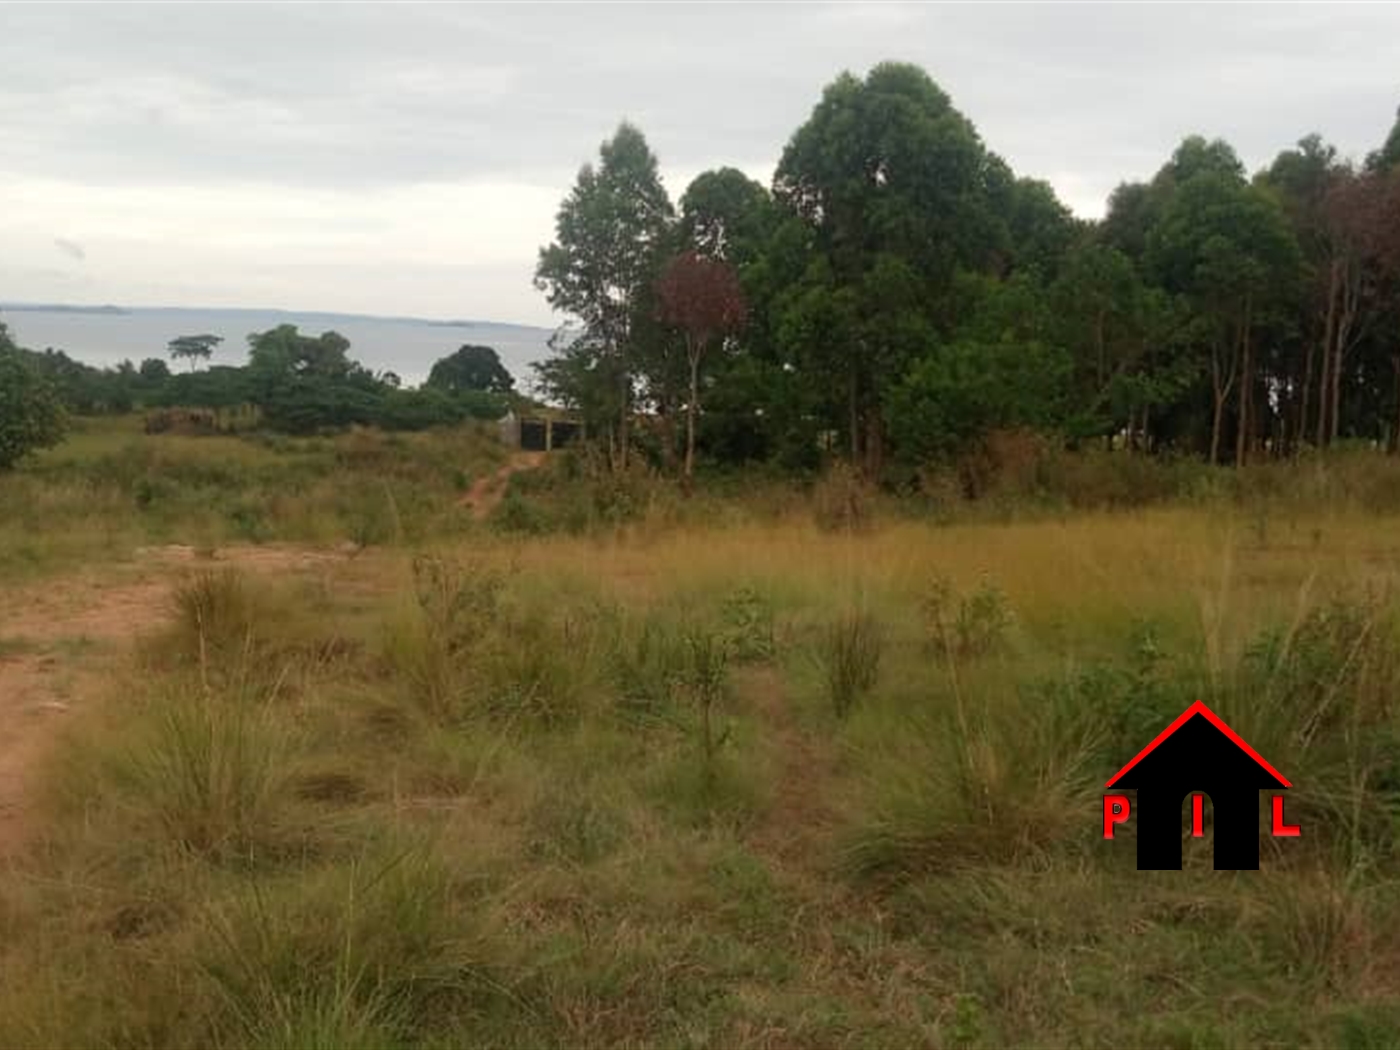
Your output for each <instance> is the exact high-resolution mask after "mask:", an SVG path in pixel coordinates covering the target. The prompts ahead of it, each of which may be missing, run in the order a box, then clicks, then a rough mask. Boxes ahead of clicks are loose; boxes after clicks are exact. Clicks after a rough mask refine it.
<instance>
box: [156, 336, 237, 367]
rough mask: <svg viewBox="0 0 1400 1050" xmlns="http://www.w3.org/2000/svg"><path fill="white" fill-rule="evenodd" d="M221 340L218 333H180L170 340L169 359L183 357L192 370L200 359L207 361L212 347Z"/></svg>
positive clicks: (168, 346) (222, 339) (212, 349)
mask: <svg viewBox="0 0 1400 1050" xmlns="http://www.w3.org/2000/svg"><path fill="white" fill-rule="evenodd" d="M223 341H224V338H223V336H220V335H181V336H176V337H175V338H174V339H172V340H170V342H169V344H168V345H167V350H168V352H169V354H170V357H171V360H176V359H179V358H184V359H185V360H186V361H188V362H189V363H190V371H191V372H193V371H194V369H195V366H196V365H197V364H198V363H199V362H200V361H208V360H209V358H210V357H211V356H213V353H214V348H215V347H217V346H218V345H219V344H220V343H222V342H223Z"/></svg>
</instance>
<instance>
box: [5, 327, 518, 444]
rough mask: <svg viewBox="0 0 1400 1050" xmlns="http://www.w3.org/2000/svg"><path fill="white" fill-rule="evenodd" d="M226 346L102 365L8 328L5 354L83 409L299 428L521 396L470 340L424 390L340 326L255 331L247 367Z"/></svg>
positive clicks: (210, 342) (446, 420) (489, 411)
mask: <svg viewBox="0 0 1400 1050" xmlns="http://www.w3.org/2000/svg"><path fill="white" fill-rule="evenodd" d="M221 342H222V339H221V338H219V337H218V336H213V335H189V336H180V337H178V338H175V339H172V340H171V341H170V343H169V346H168V347H167V352H168V354H169V356H170V357H171V358H172V360H175V361H177V362H178V361H182V360H183V361H186V362H188V365H189V368H188V370H186V371H179V370H172V368H171V367H170V366H169V365H167V364H166V362H165V360H164V359H162V358H159V357H152V358H147V359H146V360H144V361H142V362H141V363H140V364H139V365H135V364H133V363H132V362H130V361H123V362H122V363H121V364H119V365H117V366H116V367H115V368H94V367H92V366H91V365H86V364H83V363H81V362H79V361H75V360H73V359H72V358H71V357H69V356H68V355H67V354H65V353H63V352H62V351H60V350H53V349H49V350H46V351H43V352H42V353H40V352H36V351H30V350H23V349H21V348H19V347H16V346H15V345H14V344H13V342H12V341H11V340H10V338H9V336H8V333H6V332H5V331H4V329H3V326H0V352H4V353H7V354H8V355H10V359H11V361H12V362H13V364H14V369H12V373H13V376H14V377H15V379H14V383H13V385H14V386H15V387H16V389H18V383H19V378H18V377H19V376H20V375H21V371H20V370H25V371H27V372H28V373H29V379H28V382H29V384H30V386H32V387H33V389H35V390H43V391H45V392H46V396H49V397H51V398H52V399H53V400H55V401H56V402H57V403H58V404H60V405H61V406H62V407H63V408H64V409H66V410H67V411H68V412H70V413H74V414H79V415H91V414H103V413H126V412H131V411H134V410H138V409H158V408H172V407H180V408H200V409H208V410H210V411H211V412H213V413H219V414H221V415H222V416H223V417H224V418H233V417H234V416H236V417H237V418H239V419H254V420H256V421H257V425H259V426H261V427H266V428H269V429H272V430H279V431H283V432H287V433H297V434H304V433H311V432H314V431H318V430H324V429H333V428H338V427H345V426H350V425H352V424H358V425H363V426H378V427H382V428H384V429H387V430H421V429H424V428H427V427H430V426H437V425H443V424H452V423H459V422H462V421H463V420H466V419H497V418H499V417H500V416H501V415H503V414H504V413H505V411H506V410H507V408H508V407H509V406H510V404H511V402H512V400H513V398H514V380H513V379H512V377H511V375H510V373H509V372H508V371H506V369H505V368H504V366H503V365H502V364H501V361H500V358H499V357H498V355H497V354H496V351H495V350H493V349H492V348H490V347H484V346H463V347H461V348H460V349H459V350H457V351H456V352H455V353H453V354H451V355H449V356H447V357H445V358H443V359H442V360H440V361H438V362H437V364H436V365H434V367H433V370H432V372H431V374H430V375H429V378H428V380H427V382H426V383H425V384H424V385H423V386H422V387H420V388H417V389H405V388H404V386H403V383H402V382H401V380H400V378H399V377H398V376H397V375H396V374H394V373H393V372H374V371H372V370H370V369H368V368H366V367H365V366H364V365H362V364H360V363H359V362H358V361H355V360H354V359H353V358H352V357H351V356H350V342H349V340H347V339H346V338H345V337H344V336H342V335H340V334H339V333H337V332H322V333H321V334H320V335H316V336H313V335H308V334H304V333H302V332H300V331H299V330H298V329H297V327H296V326H295V325H281V326H279V327H277V328H273V329H270V330H268V331H266V332H255V333H253V334H252V335H250V336H248V359H247V362H246V364H243V365H238V366H230V365H209V364H207V362H209V360H210V359H211V358H212V356H213V355H214V353H215V352H216V350H217V348H218V346H219V344H220V343H221ZM200 362H205V363H206V365H205V367H199V364H200ZM19 410H20V409H19V408H17V409H16V411H19ZM48 429H49V430H50V431H51V430H52V426H49V428H48Z"/></svg>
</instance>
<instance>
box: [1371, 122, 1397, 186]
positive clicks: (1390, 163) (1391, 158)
mask: <svg viewBox="0 0 1400 1050" xmlns="http://www.w3.org/2000/svg"><path fill="white" fill-rule="evenodd" d="M1397 165H1400V109H1397V110H1396V111H1395V123H1394V124H1392V125H1391V126H1390V134H1389V135H1387V136H1386V137H1385V145H1383V146H1381V148H1380V149H1378V150H1376V151H1375V152H1374V153H1372V154H1371V155H1370V156H1369V157H1367V158H1366V168H1367V170H1368V171H1372V172H1376V173H1380V174H1384V173H1385V172H1387V171H1389V170H1391V169H1392V168H1394V167H1396V166H1397Z"/></svg>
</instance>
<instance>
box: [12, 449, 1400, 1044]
mask: <svg viewBox="0 0 1400 1050" xmlns="http://www.w3.org/2000/svg"><path fill="white" fill-rule="evenodd" d="M124 425H125V424H124ZM504 459H505V457H504V453H503V452H502V450H500V449H498V448H495V447H494V446H492V445H491V443H490V442H489V441H488V440H487V439H486V438H485V437H484V436H482V435H473V434H470V433H454V432H443V433H432V434H426V435H421V436H416V437H413V438H401V439H386V438H384V437H382V436H380V435H376V434H370V433H361V434H352V435H347V436H345V437H342V438H336V439H307V440H305V441H298V442H291V441H284V442H281V443H278V444H269V443H266V442H262V443H259V442H255V441H251V440H236V439H222V438H206V439H189V438H173V437H172V438H160V439H147V438H144V437H142V436H140V435H138V434H135V433H134V432H121V433H114V432H112V431H111V430H110V429H99V430H94V431H92V432H89V433H88V434H86V435H83V434H80V435H79V436H78V437H76V438H75V439H73V440H72V441H70V442H69V443H68V444H67V445H65V446H62V447H60V448H58V449H55V450H53V451H52V452H50V453H47V454H46V455H45V456H44V457H43V458H41V459H40V461H39V462H38V463H37V464H36V465H35V466H33V467H31V468H27V469H26V470H25V471H23V472H21V473H19V474H17V475H14V476H12V477H8V478H4V479H0V494H3V503H0V573H3V579H4V580H5V586H4V589H3V592H0V718H3V719H4V720H5V723H6V724H5V726H4V733H3V735H0V739H2V740H3V741H4V742H3V744H0V858H3V859H0V1045H4V1046H59V1045H62V1046H209V1045H213V1046H227V1047H243V1046H254V1047H290V1046H295V1047H331V1046H334V1047H383V1046H390V1047H393V1046H402V1047H418V1046H426V1047H433V1046H440V1047H446V1046H459V1045H482V1046H505V1047H522V1048H524V1047H535V1046H541V1045H553V1046H577V1045H590V1046H596V1045H631V1046H666V1047H672V1046H687V1047H703V1046H713V1047H730V1046H738V1047H798V1046H802V1047H806V1046H810V1047H828V1046H870V1047H875V1046H889V1045H929V1046H949V1047H953V1046H959V1047H972V1046H999V1045H1008V1044H1030V1045H1093V1046H1124V1045H1128V1046H1142V1045H1152V1046H1168V1047H1213V1046H1238V1045H1255V1046H1259V1045H1277V1046H1291V1045H1315V1046H1336V1045H1344V1046H1348V1047H1377V1046H1386V1045H1394V1043H1395V1042H1396V1041H1397V1040H1400V910H1397V908H1396V904H1397V903H1398V901H1397V897H1400V894H1397V889H1400V887H1397V884H1396V882H1395V877H1396V867H1395V841H1394V836H1395V831H1396V828H1397V823H1396V821H1397V817H1400V734H1397V728H1400V725H1397V712H1396V697H1397V695H1400V694H1397V687H1398V686H1400V626H1398V624H1397V620H1396V614H1397V612H1400V602H1397V598H1396V582H1397V578H1398V577H1400V504H1396V505H1395V506H1393V507H1391V506H1390V505H1389V504H1388V502H1387V501H1388V499H1389V496H1388V493H1389V492H1390V491H1391V490H1390V489H1389V488H1387V487H1386V485H1389V482H1388V481H1386V475H1384V474H1383V473H1382V472H1383V471H1384V470H1386V469H1388V468H1386V467H1384V465H1382V464H1379V463H1376V464H1375V468H1374V471H1372V474H1373V475H1374V478H1371V475H1367V476H1366V477H1367V478H1371V479H1370V480H1365V481H1364V483H1363V481H1362V480H1358V479H1361V478H1362V475H1361V473H1360V471H1359V468H1357V467H1356V466H1355V465H1354V464H1342V465H1339V466H1338V467H1336V468H1335V469H1333V468H1331V467H1327V466H1324V465H1316V466H1315V467H1314V466H1311V465H1310V466H1308V467H1299V468H1282V467H1280V468H1266V469H1261V470H1260V471H1259V472H1258V473H1256V474H1254V475H1251V476H1249V478H1247V479H1245V480H1243V481H1239V482H1232V483H1231V484H1234V485H1236V486H1238V488H1237V490H1235V491H1232V492H1228V493H1227V492H1224V491H1223V490H1219V489H1220V487H1221V486H1223V485H1224V484H1225V483H1224V482H1219V481H1217V480H1214V479H1213V477H1206V478H1205V481H1204V482H1202V483H1201V484H1196V483H1194V482H1193V483H1192V485H1193V490H1194V491H1198V493H1199V495H1198V497H1196V498H1192V499H1190V500H1186V499H1162V500H1160V501H1159V502H1157V503H1156V504H1155V505H1153V506H1151V507H1148V508H1145V509H1138V510H1131V509H1120V510H1112V511H1109V510H1097V511H1095V510H1077V509H1074V508H1073V507H1072V506H1070V505H1068V504H1067V503H1066V502H1065V501H1063V500H1042V501H1040V502H1039V503H1036V504H1034V505H1033V506H1031V507H1030V509H1028V510H1026V511H1025V512H1024V513H1023V512H1021V511H1018V510H1017V509H1016V504H1014V503H1013V502H1010V501H1008V502H1005V503H1001V504H995V503H994V501H993V504H987V505H983V506H981V507H965V508H953V509H948V508H944V509H942V510H937V509H936V508H935V509H930V508H928V507H912V506H904V507H897V506H894V505H891V504H887V503H885V502H883V501H881V500H874V501H873V502H872V504H871V510H870V513H869V514H868V515H863V516H861V517H860V520H858V521H851V522H846V523H845V525H844V527H843V525H842V523H841V522H839V521H838V522H836V523H835V524H833V522H832V520H831V516H830V515H828V514H824V513H823V512H822V502H823V499H824V498H825V497H824V496H823V491H822V488H821V486H818V489H817V491H816V492H815V493H812V494H805V493H801V492H798V491H797V490H795V489H793V490H791V491H786V490H785V491H782V492H779V491H776V490H772V491H770V490H766V489H763V488H762V487H761V486H754V489H753V491H752V492H751V493H750V495H749V497H748V498H747V499H737V498H736V499H721V498H719V497H706V498H705V499H700V498H697V501H696V502H695V503H694V504H693V505H692V509H691V510H688V511H687V510H684V509H682V510H675V509H674V508H673V506H672V504H671V503H669V502H665V501H662V500H661V498H660V497H659V496H656V495H655V494H654V493H652V494H650V495H647V493H649V492H650V490H649V489H647V488H646V487H645V486H641V487H639V488H637V489H636V491H635V492H633V493H632V495H633V496H637V494H638V493H640V494H642V495H641V496H638V498H643V497H644V502H645V504H646V509H645V510H644V511H641V512H638V513H636V514H634V515H632V516H631V517H628V518H626V520H625V521H624V520H621V519H619V520H616V521H614V520H613V519H611V518H609V517H608V514H607V513H605V512H606V511H607V510H608V508H615V507H616V506H617V500H616V499H615V498H613V497H609V498H608V499H603V498H602V497H597V498H595V499H593V501H592V502H590V503H589V505H588V508H587V509H585V510H583V511H580V512H579V520H580V521H582V522H583V524H582V525H580V526H579V527H578V528H576V529H572V530H571V529H569V528H564V527H562V526H560V527H558V528H555V527H554V526H555V525H557V524H558V523H559V522H564V521H566V519H569V515H567V514H565V513H563V512H562V511H560V510H559V508H558V506H556V505H555V504H552V503H551V502H550V500H551V499H554V500H556V502H557V501H561V500H563V499H564V498H565V495H560V494H559V493H561V492H562V493H565V494H566V495H567V494H568V493H571V492H572V491H573V490H572V489H569V488H568V487H567V485H566V483H565V481H562V480H560V481H557V482H556V481H551V480H550V476H549V474H548V473H547V472H540V473H535V474H517V475H516V476H515V478H514V479H512V483H511V489H510V491H509V492H508V493H507V495H506V498H505V499H504V500H503V501H502V502H501V503H500V504H499V505H497V506H495V508H494V509H493V510H492V511H491V514H490V516H489V519H487V520H481V519H480V518H479V516H478V515H477V514H476V513H474V512H473V508H472V507H471V506H468V505H465V504H464V503H463V499H464V497H465V496H467V495H468V494H470V493H471V492H472V491H474V490H475V491H477V492H479V493H485V492H487V491H492V490H493V486H492V485H491V484H490V483H487V484H486V485H485V486H484V487H483V486H482V482H481V481H480V479H482V478H491V477H493V476H494V475H495V473H496V472H497V471H499V470H501V468H502V464H503V462H504ZM1372 462H1375V461H1372ZM1066 469H1069V468H1066ZM1163 469H1164V470H1165V469H1166V468H1163ZM1367 469H1370V468H1367ZM1289 470H1292V471H1293V473H1292V474H1289V473H1286V471H1289ZM123 471H125V472H126V473H123ZM1270 472H1272V473H1270ZM560 473H561V475H564V476H567V473H568V472H567V470H565V469H563V468H561V471H560ZM1324 475H1325V477H1324ZM1290 479H1291V480H1290ZM1375 479H1379V480H1375ZM1324 484H1325V485H1326V486H1328V487H1327V489H1326V491H1328V492H1329V493H1331V494H1332V495H1333V496H1334V497H1335V498H1331V499H1326V500H1318V499H1306V500H1305V499H1302V498H1295V497H1298V496H1299V494H1306V493H1311V492H1315V491H1318V489H1319V486H1323V485H1324ZM1251 486H1252V487H1251ZM1218 490H1219V491H1218ZM551 492H553V495H551ZM613 495H614V496H616V494H613ZM624 495H625V494H624ZM532 500H533V501H534V502H532ZM707 500H708V502H707ZM493 502H494V497H493ZM1106 502H1119V501H1117V500H1109V501H1106ZM935 510H936V511H937V512H936V513H935ZM569 520H571V519H569ZM819 524H821V525H822V526H824V527H819ZM1196 699H1204V700H1206V702H1207V703H1209V704H1210V705H1211V706H1212V707H1213V708H1214V709H1215V710H1217V711H1219V712H1220V714H1221V715H1222V716H1223V717H1224V718H1225V719H1226V720H1227V721H1228V722H1230V724H1231V725H1232V726H1234V727H1235V728H1236V729H1238V730H1239V731H1240V733H1241V734H1242V735H1243V736H1244V737H1245V739H1247V740H1248V741H1249V742H1250V743H1251V744H1253V745H1254V746H1255V747H1256V748H1257V749H1258V750H1259V751H1260V752H1262V753H1263V754H1264V755H1265V756H1266V757H1267V758H1268V759H1269V760H1270V761H1271V762H1273V763H1274V764H1275V765H1276V766H1278V767H1279V768H1280V769H1281V770H1283V771H1284V772H1285V773H1286V774H1287V775H1288V776H1289V777H1290V778H1291V779H1292V780H1293V781H1294V783H1295V785H1296V787H1295V789H1294V790H1293V791H1290V792H1289V803H1288V804H1289V817H1290V820H1298V821H1300V822H1301V823H1302V825H1303V827H1304V837H1303V838H1302V839H1299V840H1293V841H1286V840H1284V841H1281V840H1274V839H1272V838H1266V839H1264V840H1263V842H1262V846H1263V859H1262V869H1263V870H1261V871H1259V872H1239V873H1226V872H1220V873H1216V872H1213V871H1211V870H1210V868H1211V861H1210V840H1209V838H1208V837H1207V839H1206V840H1204V841H1194V840H1188V842H1187V847H1186V857H1187V859H1186V870H1185V871H1183V872H1180V873H1139V872H1137V871H1136V870H1135V867H1134V853H1133V841H1132V838H1131V833H1129V834H1128V835H1126V836H1121V837H1120V838H1119V839H1118V840H1116V841H1114V842H1111V843H1109V842H1105V841H1104V840H1103V839H1102V838H1101V836H1100V819H1101V817H1100V796H1101V795H1102V793H1103V788H1102V785H1103V782H1104V781H1105V780H1106V779H1107V778H1108V777H1109V776H1110V775H1112V773H1113V772H1114V771H1115V770H1116V769H1117V768H1118V767H1119V766H1120V765H1122V763H1123V762H1124V761H1125V760H1126V759H1128V758H1130V757H1131V756H1132V755H1133V754H1134V753H1135V752H1136V751H1137V750H1138V749H1139V748H1140V747H1141V746H1142V745H1143V744H1145V743H1146V742H1147V740H1149V739H1150V738H1151V737H1152V736H1153V735H1154V734H1155V733H1156V732H1157V731H1158V730H1159V729H1160V728H1161V727H1163V726H1164V725H1166V724H1167V723H1168V722H1169V721H1170V720H1171V719H1172V718H1173V717H1174V716H1175V715H1177V714H1178V713H1180V711H1181V710H1182V709H1183V708H1185V707H1186V706H1187V705H1188V704H1189V703H1190V702H1191V701H1193V700H1196ZM1265 826H1266V827H1267V824H1266V825H1265Z"/></svg>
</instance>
